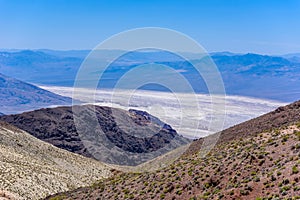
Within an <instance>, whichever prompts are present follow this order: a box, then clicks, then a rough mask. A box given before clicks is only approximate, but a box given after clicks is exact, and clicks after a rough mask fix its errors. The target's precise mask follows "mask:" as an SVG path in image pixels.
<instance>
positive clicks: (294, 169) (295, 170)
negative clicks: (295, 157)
mask: <svg viewBox="0 0 300 200" xmlns="http://www.w3.org/2000/svg"><path fill="white" fill-rule="evenodd" d="M298 172H299V170H298V168H297V166H296V165H294V166H293V168H292V173H293V174H297V173H298Z"/></svg>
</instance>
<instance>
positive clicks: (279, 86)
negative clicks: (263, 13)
mask: <svg viewBox="0 0 300 200" xmlns="http://www.w3.org/2000/svg"><path fill="white" fill-rule="evenodd" d="M116 52H118V53H120V51H111V50H110V51H108V50H107V51H106V50H103V51H100V52H99V54H100V55H101V59H103V60H107V59H108V58H110V57H111V56H112V55H115V54H116ZM88 53H89V51H88V50H82V51H53V50H39V51H30V50H26V51H12V52H0V73H3V74H6V75H8V76H12V77H15V78H18V79H20V80H23V81H26V82H31V83H34V84H38V85H55V86H73V84H74V80H75V77H76V74H77V71H78V69H79V67H80V65H81V63H82V61H83V60H84V58H85V56H86V55H88ZM211 57H212V59H213V60H214V62H215V63H216V65H217V67H218V68H219V70H220V72H221V75H222V77H223V80H224V85H225V89H226V92H227V94H229V95H230V94H231V95H241V96H252V97H258V98H267V99H273V100H280V101H284V102H291V101H295V100H297V99H298V98H299V97H300V88H299V87H298V86H299V84H300V78H299V77H300V59H298V58H299V56H298V54H293V55H292V54H291V55H283V56H267V55H258V54H236V53H230V52H217V53H211ZM149 62H152V63H157V64H165V65H168V66H170V67H172V68H174V69H175V70H177V71H178V72H179V73H181V74H182V75H183V76H184V77H185V78H186V79H188V80H189V81H190V82H191V84H192V86H194V89H195V91H196V92H199V93H207V92H208V90H207V88H206V85H205V82H204V81H203V79H202V78H201V77H199V75H198V74H197V73H196V71H195V69H194V68H193V66H191V65H190V63H189V62H187V61H184V60H183V59H182V58H180V57H178V56H177V55H174V54H172V53H168V52H147V51H146V52H130V53H127V54H125V55H124V56H122V57H121V58H119V59H118V60H116V61H115V62H113V63H112V64H111V65H110V67H109V68H108V70H107V71H106V72H105V73H104V75H103V79H102V83H101V85H102V86H101V87H104V88H113V87H115V84H116V83H117V81H118V79H119V78H120V77H122V75H124V74H125V73H126V72H128V71H129V70H130V69H132V68H134V67H135V66H137V65H140V64H143V63H149ZM91 77H92V78H98V77H93V74H91ZM103 80H104V81H103ZM143 89H150V90H166V88H162V87H159V86H157V85H148V86H145V87H144V88H143Z"/></svg>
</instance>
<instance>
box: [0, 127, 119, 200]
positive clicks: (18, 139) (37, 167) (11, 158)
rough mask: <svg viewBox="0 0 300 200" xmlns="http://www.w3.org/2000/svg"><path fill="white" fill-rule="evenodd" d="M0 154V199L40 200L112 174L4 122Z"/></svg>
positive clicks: (0, 136) (84, 158)
mask: <svg viewBox="0 0 300 200" xmlns="http://www.w3.org/2000/svg"><path fill="white" fill-rule="evenodd" d="M0 155H1V156H0V199H17V200H19V199H30V200H34V199H41V198H44V197H46V196H47V195H50V194H54V193H57V192H61V191H67V190H71V189H75V188H77V187H82V186H87V185H89V184H91V183H92V182H95V181H97V180H99V179H102V178H107V177H109V176H111V175H112V174H113V173H112V172H111V168H110V167H108V166H106V165H104V164H102V163H100V162H98V161H96V160H94V159H90V158H86V157H84V156H81V155H78V154H74V153H71V152H68V151H66V150H63V149H59V148H57V147H55V146H53V145H51V144H48V143H46V142H43V141H41V140H38V139H36V138H35V137H33V136H31V135H30V134H28V133H27V132H25V131H23V130H20V129H18V128H16V127H14V126H12V125H9V124H7V123H4V122H0Z"/></svg>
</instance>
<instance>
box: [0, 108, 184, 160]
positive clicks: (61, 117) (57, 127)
mask: <svg viewBox="0 0 300 200" xmlns="http://www.w3.org/2000/svg"><path fill="white" fill-rule="evenodd" d="M73 109H75V110H76V112H73V111H74V110H72V107H57V108H46V109H40V110H36V111H31V112H25V113H22V114H17V115H7V116H2V117H1V118H0V120H3V121H6V122H8V123H11V124H13V125H15V126H16V127H19V128H20V129H23V130H25V131H27V132H28V133H30V134H32V135H33V136H35V137H37V138H38V139H41V140H43V141H45V142H48V143H51V144H53V145H55V146H56V147H59V148H62V149H66V150H68V151H71V152H75V153H78V154H81V155H84V156H87V157H92V158H96V159H98V160H101V161H104V162H109V163H113V164H126V165H135V164H140V163H142V162H144V161H147V160H148V159H153V158H154V157H156V156H159V155H161V154H163V153H166V152H168V151H170V150H173V149H174V148H177V147H179V146H181V145H184V144H187V143H188V142H189V140H188V139H186V138H184V137H182V136H179V135H178V134H177V132H176V131H175V130H174V129H172V127H170V126H169V125H167V124H165V123H163V122H161V121H160V120H159V119H158V118H155V117H153V116H151V115H150V114H148V113H146V112H143V111H137V110H130V111H124V110H121V109H115V108H109V107H100V106H92V105H84V106H74V107H73ZM94 111H95V112H94ZM73 113H74V116H73ZM94 115H95V116H96V120H97V121H95V119H94V118H93V116H94ZM74 120H75V121H76V122H78V123H76V124H75V123H74ZM76 125H77V126H76ZM98 125H99V126H98ZM124 154H130V155H131V154H141V156H142V158H140V159H138V158H136V159H133V160H131V159H129V158H128V159H124V160H122V161H120V160H119V158H120V157H119V156H121V155H123V156H124ZM142 154H143V155H142ZM114 156H115V157H114ZM122 159H123V158H122ZM117 161H118V162H117Z"/></svg>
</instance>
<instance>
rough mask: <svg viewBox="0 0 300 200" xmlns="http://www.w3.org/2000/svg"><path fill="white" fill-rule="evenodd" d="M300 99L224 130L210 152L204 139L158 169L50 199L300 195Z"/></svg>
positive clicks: (108, 180)
mask: <svg viewBox="0 0 300 200" xmlns="http://www.w3.org/2000/svg"><path fill="white" fill-rule="evenodd" d="M299 103H300V102H299V101H298V102H295V103H293V104H290V105H288V106H285V107H281V108H278V109H276V110H275V111H273V112H271V113H269V114H266V115H263V116H261V117H259V118H256V119H253V120H250V121H248V122H245V123H242V124H240V125H237V126H235V127H232V128H230V129H227V130H225V131H223V132H222V133H221V136H220V138H221V140H220V141H219V142H218V143H217V145H216V146H215V147H214V148H213V149H212V151H210V152H209V153H208V154H207V155H206V156H205V157H202V156H201V155H200V154H199V153H198V152H199V149H200V147H199V146H198V145H201V143H200V141H201V140H198V141H195V142H194V143H193V145H192V146H191V148H190V150H189V151H188V153H186V154H185V155H183V156H182V157H181V158H179V159H177V160H176V161H175V162H174V163H173V164H171V165H169V166H167V167H165V168H163V169H160V170H158V171H155V172H146V173H139V172H136V173H123V174H119V175H117V176H113V177H111V178H109V179H106V180H101V181H99V182H98V183H95V184H93V185H92V186H90V187H83V188H79V189H76V190H74V191H69V192H65V193H60V194H58V195H54V196H50V197H47V198H46V199H190V200H193V199H245V200H246V199H247V200H248V199H256V200H260V199H299V198H300V172H299V170H300V161H299V160H300V119H299V113H300V112H299ZM225 134H228V135H225ZM202 141H203V140H202ZM197 149H198V150H197Z"/></svg>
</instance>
